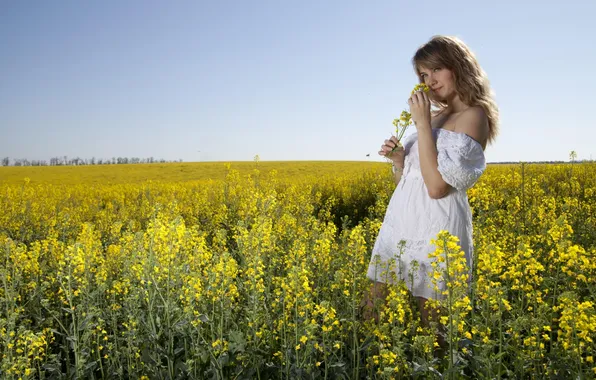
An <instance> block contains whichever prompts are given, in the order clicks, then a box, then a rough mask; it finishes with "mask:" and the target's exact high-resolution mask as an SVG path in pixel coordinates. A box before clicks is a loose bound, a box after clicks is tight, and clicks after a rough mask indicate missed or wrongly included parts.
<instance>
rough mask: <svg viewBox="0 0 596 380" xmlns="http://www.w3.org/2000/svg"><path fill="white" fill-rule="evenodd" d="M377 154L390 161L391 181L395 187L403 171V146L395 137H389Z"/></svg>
mask: <svg viewBox="0 0 596 380" xmlns="http://www.w3.org/2000/svg"><path fill="white" fill-rule="evenodd" d="M379 154H380V155H381V156H384V157H386V158H388V159H390V160H391V164H392V165H393V166H392V168H391V170H392V171H393V179H394V180H395V184H396V185H397V184H398V183H399V181H400V180H401V175H402V173H403V171H404V162H405V150H404V147H403V145H402V144H401V143H400V142H399V140H397V137H395V136H391V137H390V138H389V139H388V140H385V143H384V144H383V145H381V150H380V151H379Z"/></svg>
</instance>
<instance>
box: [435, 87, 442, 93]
mask: <svg viewBox="0 0 596 380" xmlns="http://www.w3.org/2000/svg"><path fill="white" fill-rule="evenodd" d="M442 88H443V87H439V88H433V91H434V92H437V91H439V90H440V89H442Z"/></svg>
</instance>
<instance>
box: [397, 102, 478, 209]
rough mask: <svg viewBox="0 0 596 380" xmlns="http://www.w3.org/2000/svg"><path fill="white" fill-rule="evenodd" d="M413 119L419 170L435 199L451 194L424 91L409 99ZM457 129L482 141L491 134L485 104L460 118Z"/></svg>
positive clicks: (467, 111) (465, 112)
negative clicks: (442, 169)
mask: <svg viewBox="0 0 596 380" xmlns="http://www.w3.org/2000/svg"><path fill="white" fill-rule="evenodd" d="M408 103H409V104H410V110H411V114H412V119H413V120H414V123H415V125H416V129H417V130H418V154H419V156H420V171H421V172H422V178H423V180H424V184H425V185H426V188H427V190H428V195H429V196H430V197H431V198H433V199H439V198H443V197H444V196H445V195H447V194H448V193H449V189H450V188H451V185H449V184H448V183H447V182H445V180H443V177H442V176H441V173H440V172H439V169H438V166H439V165H438V161H437V157H438V152H437V146H436V143H435V141H434V138H433V134H432V129H431V124H430V100H429V98H428V95H426V94H425V93H424V92H417V93H415V94H414V95H413V96H412V97H411V98H410V99H409V101H408ZM457 121H458V123H457V127H456V132H460V133H466V134H467V135H468V136H470V137H472V138H474V139H476V140H477V141H483V140H485V138H486V135H487V133H488V119H487V117H486V115H485V113H484V110H483V109H482V107H470V108H468V109H466V110H465V111H463V113H462V114H461V115H460V116H459V117H458V120H457Z"/></svg>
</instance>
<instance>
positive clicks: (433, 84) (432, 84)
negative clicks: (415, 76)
mask: <svg viewBox="0 0 596 380" xmlns="http://www.w3.org/2000/svg"><path fill="white" fill-rule="evenodd" d="M428 84H429V85H430V86H431V87H434V86H435V84H437V81H436V80H435V78H434V76H433V73H431V74H430V75H429V76H428Z"/></svg>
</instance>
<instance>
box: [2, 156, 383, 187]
mask: <svg viewBox="0 0 596 380" xmlns="http://www.w3.org/2000/svg"><path fill="white" fill-rule="evenodd" d="M227 164H229V165H231V168H232V169H234V170H238V171H239V173H240V176H246V175H249V174H254V173H255V172H254V170H255V169H258V170H259V172H260V173H261V175H266V174H268V173H269V172H270V171H272V170H276V171H277V177H278V178H279V179H280V180H291V179H293V178H297V179H298V178H300V179H304V178H305V177H311V176H315V177H320V176H327V175H335V174H350V173H354V174H358V173H362V172H363V171H368V170H371V169H378V170H383V169H389V168H390V166H389V164H388V163H385V162H366V161H265V162H258V163H256V162H249V161H241V162H190V163H165V164H164V163H158V164H129V165H122V164H121V165H82V166H20V167H10V166H9V167H0V183H20V182H23V181H24V179H25V178H29V180H30V181H31V183H40V184H41V183H48V184H67V185H75V184H120V183H142V182H147V181H164V182H185V181H207V180H215V181H217V180H223V179H224V178H225V176H226V172H227V169H226V165H227Z"/></svg>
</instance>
